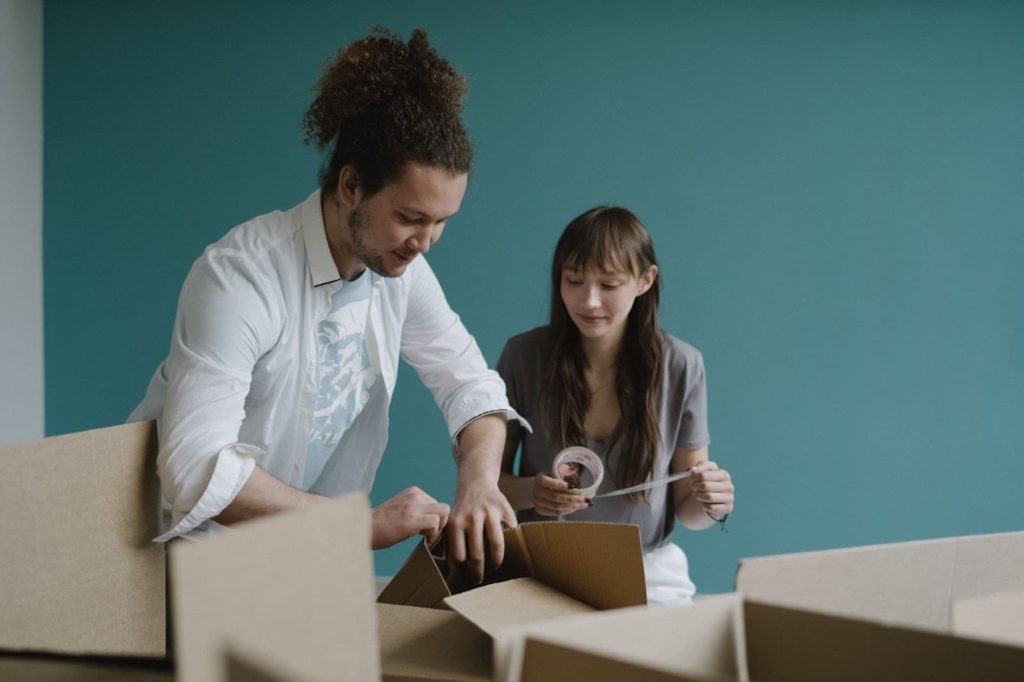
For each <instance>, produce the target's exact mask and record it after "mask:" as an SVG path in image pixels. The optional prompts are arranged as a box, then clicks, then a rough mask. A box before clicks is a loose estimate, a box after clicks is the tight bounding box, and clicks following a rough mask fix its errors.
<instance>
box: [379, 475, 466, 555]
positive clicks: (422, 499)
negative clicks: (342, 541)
mask: <svg viewBox="0 0 1024 682" xmlns="http://www.w3.org/2000/svg"><path fill="white" fill-rule="evenodd" d="M448 513H449V509H448V505H447V504H445V503H443V502H438V501H437V500H435V499H434V498H433V497H431V496H430V495H428V494H426V493H425V492H423V491H422V490H420V489H419V488H417V487H415V486H413V487H412V488H406V489H405V490H403V491H402V492H400V493H398V494H397V495H395V496H394V497H392V498H391V499H390V500H388V501H387V502H385V503H384V504H381V505H378V506H376V507H374V508H373V511H372V516H373V526H372V529H373V531H372V532H373V548H374V549H383V548H385V547H390V546H391V545H394V544H396V543H399V542H401V541H402V540H405V539H406V538H410V537H412V536H413V535H416V534H417V533H419V534H420V535H423V536H425V537H426V538H427V542H433V541H434V540H435V539H437V536H438V534H439V533H440V532H441V529H442V528H444V526H445V524H446V523H448Z"/></svg>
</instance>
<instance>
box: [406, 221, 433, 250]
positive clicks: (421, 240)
mask: <svg viewBox="0 0 1024 682" xmlns="http://www.w3.org/2000/svg"><path fill="white" fill-rule="evenodd" d="M432 236H433V235H432V230H431V228H430V226H424V227H421V228H420V229H418V230H416V232H415V233H413V235H412V236H411V237H409V241H408V242H406V244H407V246H408V247H409V248H410V249H412V250H413V251H416V252H417V253H426V252H427V251H430V245H431V244H433V243H434V240H433V239H432V238H431V237H432Z"/></svg>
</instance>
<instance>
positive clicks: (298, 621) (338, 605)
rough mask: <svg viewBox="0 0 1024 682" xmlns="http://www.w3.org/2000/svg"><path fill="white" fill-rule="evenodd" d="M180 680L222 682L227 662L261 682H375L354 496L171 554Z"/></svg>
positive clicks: (366, 576) (374, 644)
mask: <svg viewBox="0 0 1024 682" xmlns="http://www.w3.org/2000/svg"><path fill="white" fill-rule="evenodd" d="M170 565H171V586H172V588H171V597H172V604H173V612H174V635H175V650H176V655H177V676H178V679H180V680H185V681H186V682H214V681H218V680H224V679H228V675H229V667H228V663H227V661H228V660H229V659H228V657H229V656H235V658H236V659H237V660H236V661H235V664H234V665H235V667H234V670H235V671H236V673H237V669H238V662H239V660H240V661H241V665H242V666H243V667H244V666H248V668H247V669H249V670H251V671H253V672H252V674H254V675H255V671H261V670H262V671H263V674H264V676H265V677H267V678H268V679H273V677H274V676H275V675H276V676H283V677H284V678H285V679H288V680H296V681H302V682H317V681H320V680H359V681H363V680H374V679H378V678H379V677H380V654H379V648H378V640H377V638H378V635H377V611H376V607H375V605H374V599H373V595H374V581H373V566H372V559H371V555H370V512H369V505H368V501H367V499H366V496H365V495H363V494H361V493H356V494H352V495H348V496H346V497H343V498H339V499H336V500H329V501H326V502H324V503H323V504H319V505H315V506H312V507H308V508H306V509H302V510H298V511H293V512H288V513H283V514H276V515H274V516H269V517H264V518H260V519H257V520H254V521H250V522H247V523H244V524H239V525H238V526H236V527H234V528H232V529H231V530H230V531H228V532H222V533H217V534H214V535H212V536H209V537H206V538H203V539H202V540H197V541H179V542H176V543H174V545H173V546H172V547H171V562H170Z"/></svg>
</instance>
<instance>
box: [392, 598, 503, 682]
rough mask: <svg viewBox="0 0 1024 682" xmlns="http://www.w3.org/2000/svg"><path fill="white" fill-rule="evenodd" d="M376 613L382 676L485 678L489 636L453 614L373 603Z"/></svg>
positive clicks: (488, 675) (488, 672)
mask: <svg viewBox="0 0 1024 682" xmlns="http://www.w3.org/2000/svg"><path fill="white" fill-rule="evenodd" d="M377 616H378V621H377V622H378V629H379V632H380V656H381V671H382V673H383V674H384V679H386V680H387V679H421V680H424V679H425V680H465V681H467V682H468V681H473V680H476V681H479V680H490V679H491V674H492V663H491V661H492V657H491V640H490V638H489V637H488V636H487V635H485V634H484V633H483V632H481V631H480V630H479V629H477V628H476V627H474V626H473V625H472V624H470V623H469V622H468V621H466V619H465V618H463V617H462V616H460V615H459V614H457V613H454V612H452V611H446V610H440V609H427V608H418V607H415V606H395V605H392V604H378V605H377Z"/></svg>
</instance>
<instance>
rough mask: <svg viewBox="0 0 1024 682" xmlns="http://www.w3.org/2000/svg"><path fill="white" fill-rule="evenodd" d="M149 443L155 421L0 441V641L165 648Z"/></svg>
mask: <svg viewBox="0 0 1024 682" xmlns="http://www.w3.org/2000/svg"><path fill="white" fill-rule="evenodd" d="M156 452H157V440H156V427H155V422H152V421H148V422H138V423H133V424H125V425H121V426H114V427H110V428H104V429H95V430H92V431H85V432H81V433H74V434H68V435H63V436H54V437H50V438H45V439H42V440H39V441H35V442H31V443H19V444H15V445H6V446H4V447H2V448H0V467H2V468H3V471H4V475H3V476H2V477H0V517H2V518H3V523H2V524H0V547H2V548H3V550H2V551H0V574H2V575H3V576H4V577H3V580H2V581H0V604H2V605H3V606H2V608H0V648H4V649H8V650H17V651H46V652H53V653H62V654H75V655H106V656H132V657H144V658H145V657H152V658H163V657H164V656H165V655H166V604H165V586H166V564H165V555H164V548H163V546H161V545H156V544H153V542H152V539H153V538H154V537H156V535H157V534H158V533H159V523H160V510H159V481H158V480H157V477H156ZM40 500H45V501H46V503H45V504H40Z"/></svg>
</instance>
